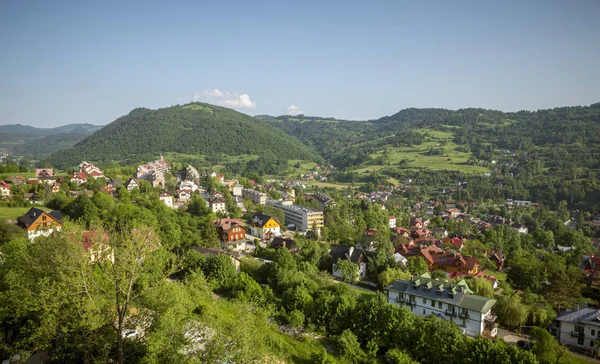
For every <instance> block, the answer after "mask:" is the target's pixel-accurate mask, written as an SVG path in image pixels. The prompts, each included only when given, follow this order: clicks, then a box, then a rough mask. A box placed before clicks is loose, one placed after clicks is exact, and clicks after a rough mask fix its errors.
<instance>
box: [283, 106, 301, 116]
mask: <svg viewBox="0 0 600 364" xmlns="http://www.w3.org/2000/svg"><path fill="white" fill-rule="evenodd" d="M285 109H286V111H287V113H288V115H292V116H296V115H299V114H304V111H302V110H300V108H299V107H298V106H296V105H290V106H288V107H286V108H285Z"/></svg>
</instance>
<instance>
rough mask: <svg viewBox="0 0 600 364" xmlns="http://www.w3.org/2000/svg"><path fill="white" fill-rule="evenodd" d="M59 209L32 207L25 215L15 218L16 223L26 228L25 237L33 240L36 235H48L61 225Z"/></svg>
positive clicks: (57, 229) (58, 229)
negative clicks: (46, 209) (45, 209)
mask: <svg viewBox="0 0 600 364" xmlns="http://www.w3.org/2000/svg"><path fill="white" fill-rule="evenodd" d="M61 221H62V215H61V213H60V211H52V212H46V211H44V210H40V209H38V208H35V207H32V208H31V209H29V211H27V213H25V215H23V216H20V217H18V218H17V225H19V226H21V227H22V228H24V229H26V230H27V237H28V238H29V240H33V239H35V238H37V237H38V236H48V235H50V234H52V233H53V232H54V231H60V229H61V227H62V222H61Z"/></svg>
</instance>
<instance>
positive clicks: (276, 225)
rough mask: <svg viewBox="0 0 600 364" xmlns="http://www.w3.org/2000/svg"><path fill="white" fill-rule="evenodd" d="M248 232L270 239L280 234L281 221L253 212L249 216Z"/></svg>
mask: <svg viewBox="0 0 600 364" xmlns="http://www.w3.org/2000/svg"><path fill="white" fill-rule="evenodd" d="M250 232H251V234H252V235H254V236H256V237H258V238H261V239H262V238H266V239H270V238H273V237H276V236H279V235H281V223H280V222H279V220H277V219H276V218H275V217H272V216H269V215H265V214H260V213H255V214H254V215H253V216H252V218H250Z"/></svg>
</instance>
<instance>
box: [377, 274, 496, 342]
mask: <svg viewBox="0 0 600 364" xmlns="http://www.w3.org/2000/svg"><path fill="white" fill-rule="evenodd" d="M385 290H386V292H387V296H388V301H389V302H390V303H391V304H394V305H397V306H400V307H407V308H409V309H410V310H411V311H412V313H414V314H416V315H419V316H423V317H427V316H429V315H436V316H438V317H440V318H442V319H444V320H448V321H451V322H454V323H455V324H457V325H458V326H459V327H460V328H461V329H462V332H463V334H466V335H469V336H473V337H477V336H480V335H483V336H487V337H493V336H496V333H497V329H496V324H495V321H496V316H494V315H492V312H491V308H492V306H494V305H495V304H496V300H494V299H491V298H487V297H483V296H477V295H474V294H473V291H471V290H470V289H469V286H468V285H467V283H466V282H465V281H464V280H462V281H460V282H458V283H451V282H449V281H448V280H447V279H432V278H431V275H430V274H429V273H425V274H423V275H421V276H413V278H412V279H411V280H397V281H395V282H392V284H390V285H389V286H387V287H386V288H385Z"/></svg>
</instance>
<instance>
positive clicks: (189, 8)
mask: <svg viewBox="0 0 600 364" xmlns="http://www.w3.org/2000/svg"><path fill="white" fill-rule="evenodd" d="M192 101H203V102H209V103H213V104H217V105H223V106H227V107H231V108H234V109H236V110H238V111H241V112H244V113H247V114H250V115H258V114H270V115H281V114H292V115H294V114H299V113H304V114H306V115H318V116H323V117H336V118H341V119H375V118H379V117H382V116H385V115H390V114H393V113H396V112H398V111H399V110H401V109H404V108H408V107H420V108H424V107H442V108H449V109H458V108H466V107H482V108H489V109H497V110H503V111H518V110H523V109H527V110H537V109H544V108H552V107H558V106H567V105H568V106H571V105H589V104H592V103H596V102H600V1H597V0H589V1H585V0H572V1H563V0H560V1H554V0H544V1H539V0H536V1H524V0H520V1H510V0H505V1H487V0H474V1H467V0H464V1H462V0H461V1H447V0H443V1H403V0H393V1H377V0H371V1H353V0H331V1H324V0H285V1H284V0H273V1H263V0H252V1H248V0H246V1H241V0H240V1H233V0H231V1H228V0H221V1H216V0H215V1H177V0H174V1H153V0H144V1H110V0H109V1H80V0H77V1H58V0H57V1H47V0H43V1H36V0H27V1H17V0H5V1H0V124H17V123H20V124H26V125H32V126H37V127H52V126H58V125H64V124H71V123H92V124H107V123H109V122H112V121H113V120H115V119H116V118H118V117H120V116H122V115H126V114H127V113H129V112H130V111H131V110H132V109H134V108H137V107H147V108H152V109H155V108H160V107H168V106H171V105H176V104H183V103H188V102H192Z"/></svg>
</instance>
